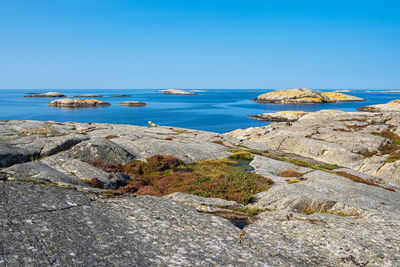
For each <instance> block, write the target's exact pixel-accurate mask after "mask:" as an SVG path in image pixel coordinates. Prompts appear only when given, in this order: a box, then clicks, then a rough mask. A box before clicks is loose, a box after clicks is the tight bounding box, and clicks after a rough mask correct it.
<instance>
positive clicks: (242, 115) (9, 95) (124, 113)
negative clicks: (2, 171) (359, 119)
mask: <svg viewBox="0 0 400 267" xmlns="http://www.w3.org/2000/svg"><path fill="white" fill-rule="evenodd" d="M49 91H56V92H60V93H63V94H65V95H67V97H73V96H74V95H78V94H100V95H102V96H103V97H101V98H98V99H99V100H103V101H106V102H109V103H110V104H111V106H106V107H97V108H82V109H65V108H59V107H50V106H48V105H47V104H48V103H49V102H50V101H52V100H53V99H52V98H24V97H23V96H24V95H26V93H30V92H33V93H45V92H49ZM248 91H256V92H248ZM270 91H272V90H253V89H251V90H249V89H243V90H238V89H235V90H230V89H211V90H210V92H200V93H198V95H164V94H162V93H158V92H156V90H154V89H151V90H150V89H132V90H129V89H123V90H121V89H120V90H117V89H107V90H101V89H99V90H95V89H90V90H89V89H82V90H78V89H76V90H75V89H74V90H61V89H53V90H26V89H24V90H22V89H13V90H0V120H54V121H59V122H65V121H77V122H104V123H119V124H132V125H139V126H147V122H148V121H153V122H155V123H157V124H159V125H166V126H175V127H182V128H190V129H198V130H206V131H213V132H217V133H224V132H228V131H231V130H234V129H238V128H248V127H253V126H263V125H267V124H268V123H267V122H262V121H256V120H253V119H251V118H250V117H249V116H248V114H261V113H266V112H277V111H283V110H302V111H318V110H321V109H339V110H343V111H357V110H356V108H357V107H360V106H365V105H372V104H379V103H386V102H389V101H391V100H393V99H397V98H400V93H382V92H379V91H377V90H374V91H372V90H370V91H368V90H355V91H353V92H352V93H349V94H351V95H354V96H358V97H361V98H365V99H367V101H364V102H347V103H331V104H320V105H278V104H258V103H256V102H254V101H251V99H253V98H255V97H257V96H258V95H259V94H262V93H266V92H270ZM330 91H332V90H330ZM113 94H129V95H131V96H132V97H122V98H116V97H110V96H111V95H113ZM129 100H136V101H142V102H145V103H147V106H145V107H125V106H121V105H119V103H120V102H123V101H129Z"/></svg>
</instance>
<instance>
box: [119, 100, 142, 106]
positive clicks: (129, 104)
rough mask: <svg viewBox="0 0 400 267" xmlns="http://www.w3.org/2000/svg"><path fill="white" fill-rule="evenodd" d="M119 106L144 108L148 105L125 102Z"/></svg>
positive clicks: (137, 102) (138, 102)
mask: <svg viewBox="0 0 400 267" xmlns="http://www.w3.org/2000/svg"><path fill="white" fill-rule="evenodd" d="M119 104H120V105H123V106H128V107H144V106H146V103H143V102H140V101H125V102H122V103H119Z"/></svg>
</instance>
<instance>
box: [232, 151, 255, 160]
mask: <svg viewBox="0 0 400 267" xmlns="http://www.w3.org/2000/svg"><path fill="white" fill-rule="evenodd" d="M229 157H230V158H232V159H239V160H253V159H254V156H253V154H251V153H250V152H246V151H243V152H237V153H233V154H231V155H230V156H229Z"/></svg>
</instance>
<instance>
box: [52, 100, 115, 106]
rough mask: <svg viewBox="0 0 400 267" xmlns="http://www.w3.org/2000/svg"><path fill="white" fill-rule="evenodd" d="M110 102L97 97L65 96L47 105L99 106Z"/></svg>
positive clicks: (107, 104) (108, 104)
mask: <svg viewBox="0 0 400 267" xmlns="http://www.w3.org/2000/svg"><path fill="white" fill-rule="evenodd" d="M110 105H111V104H110V103H107V102H104V101H100V100H97V99H73V98H65V99H59V100H53V101H51V102H50V103H49V106H54V107H72V108H74V107H99V106H110Z"/></svg>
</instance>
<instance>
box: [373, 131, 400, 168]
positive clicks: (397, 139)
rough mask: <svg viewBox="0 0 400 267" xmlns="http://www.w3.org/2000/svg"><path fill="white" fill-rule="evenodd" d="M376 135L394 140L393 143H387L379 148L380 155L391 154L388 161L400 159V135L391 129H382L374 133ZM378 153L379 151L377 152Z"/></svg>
mask: <svg viewBox="0 0 400 267" xmlns="http://www.w3.org/2000/svg"><path fill="white" fill-rule="evenodd" d="M372 134H373V135H376V136H381V137H384V138H386V139H389V140H391V141H392V143H391V144H386V145H384V146H382V147H381V148H379V154H380V155H389V156H388V157H387V158H386V162H395V161H398V160H400V136H399V135H397V134H395V133H394V132H391V131H388V130H386V131H382V132H379V133H378V132H374V133H372ZM377 153H378V152H377Z"/></svg>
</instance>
